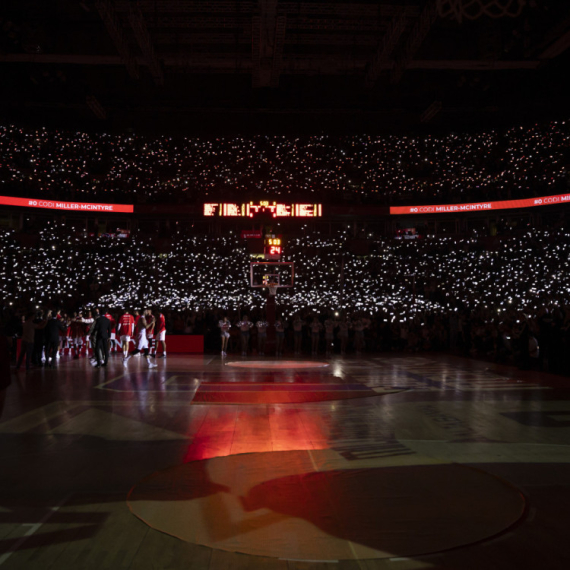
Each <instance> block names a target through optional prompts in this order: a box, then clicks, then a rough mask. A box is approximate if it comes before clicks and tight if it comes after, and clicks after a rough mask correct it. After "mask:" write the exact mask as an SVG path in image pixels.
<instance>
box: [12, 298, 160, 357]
mask: <svg viewBox="0 0 570 570" xmlns="http://www.w3.org/2000/svg"><path fill="white" fill-rule="evenodd" d="M116 317H117V316H113V315H112V314H111V313H110V312H109V311H108V310H102V311H99V310H98V309H92V310H88V311H85V313H82V312H79V313H73V315H72V316H67V315H66V314H65V313H62V312H61V311H48V312H47V313H45V315H44V313H43V312H41V311H40V312H38V313H36V314H34V313H28V314H27V315H26V316H25V317H24V318H23V334H22V346H21V350H20V357H19V359H18V363H17V368H20V366H21V365H22V363H23V361H24V359H25V361H26V368H30V365H31V364H34V365H36V366H41V363H42V362H45V363H46V365H47V366H52V367H53V366H55V362H56V360H57V359H58V358H59V357H60V355H61V354H62V353H63V352H64V351H65V350H66V349H67V351H68V354H70V355H71V356H73V358H75V359H77V358H79V356H80V355H81V354H85V355H86V356H89V357H90V360H91V363H92V364H93V366H96V367H104V366H106V365H107V361H108V359H109V353H110V352H113V351H115V352H120V351H122V352H123V363H124V364H125V365H126V363H127V362H128V360H129V358H130V357H131V356H133V355H135V354H139V353H142V354H143V355H144V356H145V357H146V359H147V362H148V364H149V367H150V368H155V367H156V364H154V363H153V362H152V361H151V357H156V356H158V357H159V358H166V320H165V318H164V315H163V314H162V313H160V312H159V311H156V313H155V314H153V312H152V311H151V310H150V309H146V310H144V311H143V312H142V314H141V313H140V312H139V311H134V315H132V314H130V313H129V312H128V311H127V310H125V311H124V312H123V314H122V315H121V316H120V317H119V318H116ZM131 342H132V343H133V344H134V350H132V351H131V353H130V354H129V348H130V343H131ZM159 347H160V348H161V349H162V352H161V353H160V354H157V353H158V349H159Z"/></svg>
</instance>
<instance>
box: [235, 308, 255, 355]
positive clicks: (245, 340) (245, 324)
mask: <svg viewBox="0 0 570 570" xmlns="http://www.w3.org/2000/svg"><path fill="white" fill-rule="evenodd" d="M237 326H238V327H239V330H240V336H241V355H242V356H247V349H248V345H249V329H251V327H252V326H253V323H252V322H251V321H250V320H249V317H248V315H244V316H243V319H242V320H241V321H240V322H239V323H238V324H237Z"/></svg>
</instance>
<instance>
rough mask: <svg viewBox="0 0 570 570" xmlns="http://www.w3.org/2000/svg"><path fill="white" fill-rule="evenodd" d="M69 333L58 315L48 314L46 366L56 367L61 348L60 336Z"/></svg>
mask: <svg viewBox="0 0 570 570" xmlns="http://www.w3.org/2000/svg"><path fill="white" fill-rule="evenodd" d="M63 331H67V326H66V325H65V324H64V323H63V321H61V320H59V319H58V318H57V314H55V315H52V313H51V312H49V313H48V320H47V324H46V366H51V367H54V366H55V361H56V358H57V350H58V348H59V334H60V333H61V332H63Z"/></svg>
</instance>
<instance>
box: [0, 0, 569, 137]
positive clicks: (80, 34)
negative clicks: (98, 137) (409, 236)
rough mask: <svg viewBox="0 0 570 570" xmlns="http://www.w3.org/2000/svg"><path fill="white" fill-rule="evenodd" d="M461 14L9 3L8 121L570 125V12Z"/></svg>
mask: <svg viewBox="0 0 570 570" xmlns="http://www.w3.org/2000/svg"><path fill="white" fill-rule="evenodd" d="M457 3H458V2H457V0H455V1H453V2H451V1H449V0H447V2H445V1H444V0H409V1H408V0H406V1H403V2H402V1H396V0H375V1H370V0H368V1H367V0H358V1H357V2H352V1H348V0H345V1H339V0H332V1H326V2H325V1H322V0H320V1H314V0H301V1H279V0H252V1H247V0H246V1H230V0H198V1H193V0H138V1H136V0H133V1H127V0H82V1H75V0H20V1H18V2H3V3H2V7H0V30H1V31H0V74H1V76H2V81H1V82H0V109H1V111H0V119H1V120H2V121H16V122H22V121H26V122H31V123H33V124H38V123H39V124H49V125H52V126H53V125H56V126H64V127H67V128H76V127H77V128H96V129H99V130H110V131H112V130H125V129H129V128H133V129H135V130H137V131H141V130H153V131H161V132H166V131H172V132H173V133H174V132H176V133H180V132H182V133H192V134H199V133H201V132H208V133H212V132H246V131H247V132H251V131H255V132H261V131H264V130H265V131H268V132H278V131H282V132H308V131H310V132H315V131H319V130H327V131H337V132H355V131H357V132H370V133H374V132H391V131H396V132H402V131H410V130H423V129H439V128H443V129H446V130H449V129H460V128H472V127H473V126H482V125H485V126H488V125H493V126H494V125H499V124H516V122H517V121H518V122H525V121H529V120H531V121H534V120H539V119H550V118H560V117H562V116H564V117H566V113H567V101H568V98H569V96H570V91H569V88H568V87H567V85H565V82H564V81H563V80H561V77H562V78H563V77H565V75H566V70H567V69H568V62H569V59H568V57H569V56H568V50H567V48H568V47H569V46H570V3H568V2H563V1H557V0H540V1H539V0H526V1H523V0H496V1H495V2H489V1H485V2H484V1H483V0H470V1H469V4H471V5H472V6H473V5H474V6H475V12H477V11H478V9H479V8H481V7H484V6H487V5H489V4H494V5H496V7H497V9H498V12H497V11H495V12H493V11H490V14H491V15H488V14H486V13H482V14H480V15H479V14H478V13H476V14H475V15H476V16H479V17H476V18H473V19H471V18H470V17H469V16H470V15H469V14H466V15H465V17H463V18H462V21H458V18H457V14H450V13H449V12H450V11H449V10H448V11H447V13H445V12H444V11H443V10H442V6H445V5H447V6H448V7H449V6H453V5H457ZM501 8H502V9H503V10H504V11H505V12H507V14H506V15H503V16H501V17H493V16H497V15H500V13H501ZM509 10H510V12H509ZM471 16H473V14H471Z"/></svg>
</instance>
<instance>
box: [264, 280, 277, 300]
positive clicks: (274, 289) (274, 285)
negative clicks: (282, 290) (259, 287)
mask: <svg viewBox="0 0 570 570" xmlns="http://www.w3.org/2000/svg"><path fill="white" fill-rule="evenodd" d="M266 287H267V289H268V290H269V294H270V295H271V296H272V297H275V293H277V287H279V285H277V283H268V284H267V285H266Z"/></svg>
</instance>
